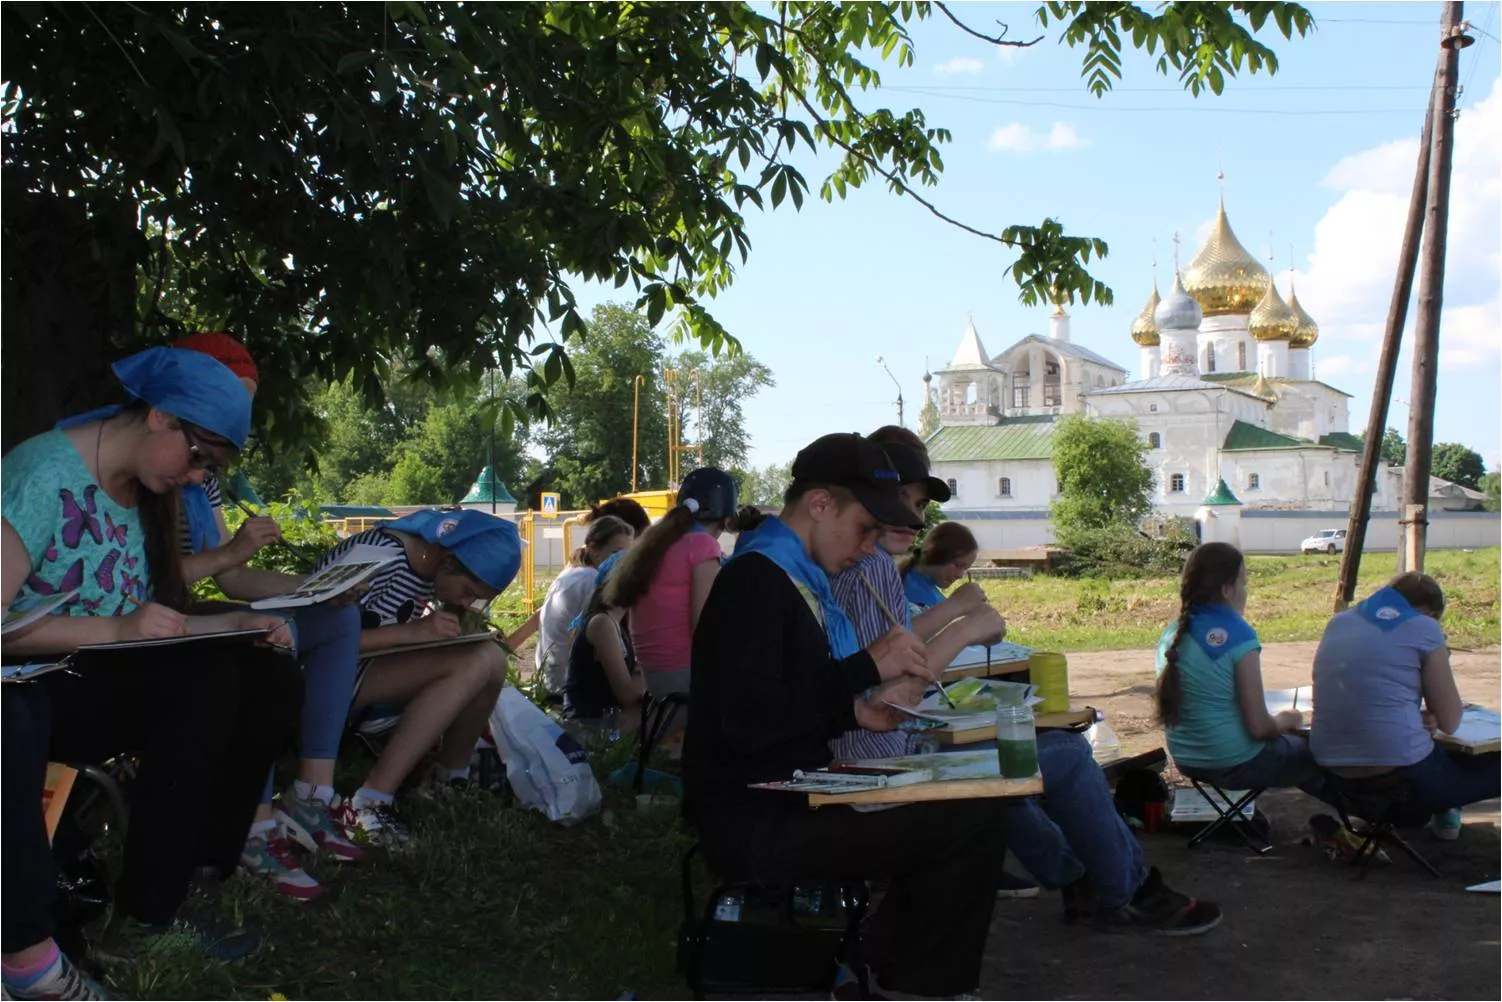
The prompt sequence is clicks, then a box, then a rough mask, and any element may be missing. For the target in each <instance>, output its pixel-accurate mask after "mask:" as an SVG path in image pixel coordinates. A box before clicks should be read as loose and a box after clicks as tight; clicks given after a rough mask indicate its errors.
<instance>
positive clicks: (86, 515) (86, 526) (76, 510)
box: [57, 484, 104, 550]
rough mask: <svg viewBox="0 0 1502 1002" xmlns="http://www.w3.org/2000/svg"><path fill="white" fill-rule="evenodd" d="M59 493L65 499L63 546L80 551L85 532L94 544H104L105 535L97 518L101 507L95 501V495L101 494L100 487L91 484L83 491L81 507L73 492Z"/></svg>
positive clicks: (62, 491)
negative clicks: (79, 545)
mask: <svg viewBox="0 0 1502 1002" xmlns="http://www.w3.org/2000/svg"><path fill="white" fill-rule="evenodd" d="M57 493H58V496H59V497H61V498H62V499H63V545H64V546H66V547H67V548H68V549H70V550H76V549H78V544H79V543H80V542H82V541H83V534H84V533H85V532H87V533H88V534H89V536H90V537H91V538H92V539H93V540H94V542H96V543H102V542H104V535H103V534H102V533H101V532H100V531H99V519H98V518H96V517H95V516H96V515H97V514H98V512H99V505H98V503H97V502H96V501H95V500H94V495H95V494H97V493H99V485H98V484H89V486H87V487H85V488H84V489H83V505H82V506H81V507H80V506H79V504H78V499H77V498H76V497H74V496H73V492H72V491H70V490H68V489H67V488H64V489H62V490H60V491H58V492H57Z"/></svg>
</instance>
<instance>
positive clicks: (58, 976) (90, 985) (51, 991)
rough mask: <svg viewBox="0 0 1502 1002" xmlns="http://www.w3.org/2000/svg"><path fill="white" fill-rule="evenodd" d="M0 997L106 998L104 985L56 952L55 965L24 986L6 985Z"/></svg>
mask: <svg viewBox="0 0 1502 1002" xmlns="http://www.w3.org/2000/svg"><path fill="white" fill-rule="evenodd" d="M0 997H3V998H7V999H107V998H109V997H110V995H109V993H108V992H106V991H105V990H104V986H103V985H101V984H99V982H97V981H95V980H94V979H93V978H91V977H89V976H88V975H87V974H85V973H83V971H82V970H80V969H79V968H78V966H77V965H75V964H74V963H73V961H71V960H69V959H68V955H67V954H65V953H59V954H58V964H57V967H56V968H55V969H54V970H53V971H52V972H50V973H49V974H47V975H46V976H45V977H43V978H42V979H41V980H40V981H38V982H36V983H35V984H32V985H28V986H27V987H25V988H15V987H12V986H10V985H6V986H5V987H4V989H3V990H0Z"/></svg>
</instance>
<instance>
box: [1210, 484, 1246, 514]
mask: <svg viewBox="0 0 1502 1002" xmlns="http://www.w3.org/2000/svg"><path fill="white" fill-rule="evenodd" d="M1204 504H1205V507H1207V508H1213V507H1219V506H1221V505H1233V504H1241V501H1240V500H1239V499H1238V498H1237V497H1236V495H1235V494H1232V493H1231V488H1229V487H1227V486H1226V478H1225V477H1221V478H1220V482H1219V483H1218V484H1216V485H1215V490H1214V491H1213V492H1211V494H1210V496H1209V497H1207V498H1205V500H1204Z"/></svg>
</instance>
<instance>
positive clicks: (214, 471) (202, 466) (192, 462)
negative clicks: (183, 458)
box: [178, 421, 219, 478]
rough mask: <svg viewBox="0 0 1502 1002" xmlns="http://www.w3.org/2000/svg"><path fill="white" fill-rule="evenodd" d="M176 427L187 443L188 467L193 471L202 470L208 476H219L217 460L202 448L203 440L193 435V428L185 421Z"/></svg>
mask: <svg viewBox="0 0 1502 1002" xmlns="http://www.w3.org/2000/svg"><path fill="white" fill-rule="evenodd" d="M178 427H179V428H180V429H181V431H182V433H183V439H184V440H185V441H187V443H188V465H189V466H191V467H192V468H193V469H195V470H203V471H204V472H206V473H208V474H209V475H210V476H212V477H216V478H217V477H218V476H219V460H218V459H216V458H215V457H214V454H213V453H212V452H210V451H209V450H208V449H207V448H206V447H205V446H204V444H203V439H201V438H199V437H198V436H197V435H196V434H194V430H193V426H192V425H190V424H188V423H187V422H186V421H183V422H180V423H179V426H178Z"/></svg>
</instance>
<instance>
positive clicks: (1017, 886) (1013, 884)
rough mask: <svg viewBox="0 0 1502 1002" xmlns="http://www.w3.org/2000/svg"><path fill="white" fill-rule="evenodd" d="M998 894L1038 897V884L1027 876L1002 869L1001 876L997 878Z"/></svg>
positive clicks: (1003, 896)
mask: <svg viewBox="0 0 1502 1002" xmlns="http://www.w3.org/2000/svg"><path fill="white" fill-rule="evenodd" d="M996 896H997V897H998V898H1036V897H1037V896H1038V885H1037V884H1035V883H1033V882H1032V881H1031V880H1028V879H1027V878H1026V877H1019V876H1017V875H1016V874H1015V873H1008V872H1007V871H1005V870H1003V871H1001V876H1000V877H998V878H996Z"/></svg>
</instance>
